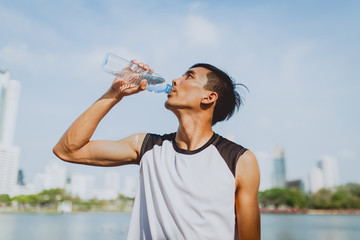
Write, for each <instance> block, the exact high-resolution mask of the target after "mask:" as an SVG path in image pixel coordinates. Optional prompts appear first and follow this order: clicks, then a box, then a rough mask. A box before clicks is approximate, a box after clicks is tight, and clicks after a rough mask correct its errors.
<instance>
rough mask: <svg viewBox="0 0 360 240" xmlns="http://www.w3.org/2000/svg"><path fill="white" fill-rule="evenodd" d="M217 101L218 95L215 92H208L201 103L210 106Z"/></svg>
mask: <svg viewBox="0 0 360 240" xmlns="http://www.w3.org/2000/svg"><path fill="white" fill-rule="evenodd" d="M217 99H218V94H217V93H216V92H208V93H207V95H206V96H205V97H203V98H202V100H201V103H203V104H211V103H213V102H215V101H216V100H217Z"/></svg>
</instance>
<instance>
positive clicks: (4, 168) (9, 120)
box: [0, 70, 20, 195]
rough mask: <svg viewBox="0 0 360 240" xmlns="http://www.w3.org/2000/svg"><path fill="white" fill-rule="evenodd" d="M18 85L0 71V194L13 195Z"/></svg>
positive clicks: (17, 158) (14, 185)
mask: <svg viewBox="0 0 360 240" xmlns="http://www.w3.org/2000/svg"><path fill="white" fill-rule="evenodd" d="M19 96H20V83H19V82H18V81H16V80H11V79H10V73H9V72H8V71H4V70H0V166H1V167H0V194H9V195H14V194H15V193H16V187H17V185H16V183H17V175H18V162H19V156H20V148H19V147H17V146H14V145H13V144H14V136H15V127H16V119H17V111H18V103H19Z"/></svg>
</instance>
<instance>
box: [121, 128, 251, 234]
mask: <svg viewBox="0 0 360 240" xmlns="http://www.w3.org/2000/svg"><path fill="white" fill-rule="evenodd" d="M174 139H175V133H173V134H168V135H163V136H159V135H155V134H147V135H146V137H145V139H144V142H143V144H142V148H141V156H140V157H141V161H140V176H139V187H138V191H137V194H136V199H135V203H134V208H133V213H132V217H131V222H130V227H129V232H128V239H129V240H133V239H187V240H188V239H196V240H200V239H206V240H209V239H216V240H219V239H221V240H222V239H234V237H235V236H236V229H237V228H236V215H235V177H234V172H235V167H236V162H237V160H238V158H239V157H240V155H241V154H243V153H244V152H245V151H246V150H247V149H246V148H244V147H242V146H240V145H237V144H235V143H233V142H231V141H229V140H227V139H225V138H223V137H221V136H219V135H217V134H215V133H214V135H213V136H212V137H211V139H210V140H209V141H208V142H207V143H206V144H205V145H204V146H202V147H201V148H199V149H197V150H194V151H188V150H183V149H180V148H179V147H178V146H177V145H176V143H175V140H174Z"/></svg>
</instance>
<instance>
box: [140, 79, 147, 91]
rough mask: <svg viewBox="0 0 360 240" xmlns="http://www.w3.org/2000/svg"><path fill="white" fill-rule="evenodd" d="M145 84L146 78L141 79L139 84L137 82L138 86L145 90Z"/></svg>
mask: <svg viewBox="0 0 360 240" xmlns="http://www.w3.org/2000/svg"><path fill="white" fill-rule="evenodd" d="M146 84H147V80H146V79H144V80H142V81H141V82H140V84H139V88H140V89H141V90H145V89H146Z"/></svg>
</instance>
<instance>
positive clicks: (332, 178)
mask: <svg viewBox="0 0 360 240" xmlns="http://www.w3.org/2000/svg"><path fill="white" fill-rule="evenodd" d="M338 185H339V170H338V166H337V160H336V159H335V158H333V157H331V156H327V155H324V156H322V157H321V158H320V160H319V161H318V162H317V165H316V167H313V168H312V169H311V172H310V174H309V190H310V192H311V193H315V192H317V191H319V190H320V189H322V188H327V189H332V188H334V187H336V186H338Z"/></svg>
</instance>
